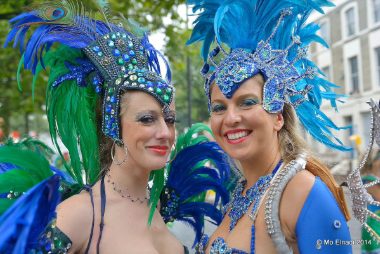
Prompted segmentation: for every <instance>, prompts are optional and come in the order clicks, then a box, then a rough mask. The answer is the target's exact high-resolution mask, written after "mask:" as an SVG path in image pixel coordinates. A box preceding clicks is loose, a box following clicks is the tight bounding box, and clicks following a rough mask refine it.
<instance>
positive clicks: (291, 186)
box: [282, 170, 315, 203]
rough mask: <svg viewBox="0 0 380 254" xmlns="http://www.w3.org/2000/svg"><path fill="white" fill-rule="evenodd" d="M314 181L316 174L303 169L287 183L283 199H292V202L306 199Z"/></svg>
mask: <svg viewBox="0 0 380 254" xmlns="http://www.w3.org/2000/svg"><path fill="white" fill-rule="evenodd" d="M314 181H315V176H314V175H313V174H312V173H310V172H309V171H308V170H301V171H300V172H298V173H297V174H296V175H295V176H294V177H293V178H292V179H290V181H289V183H288V184H287V185H286V187H285V190H284V193H283V196H282V197H283V199H286V200H288V199H290V200H289V201H290V202H302V201H305V200H304V199H306V197H307V195H308V194H309V192H310V190H311V188H312V187H313V185H314ZM302 203H303V202H302Z"/></svg>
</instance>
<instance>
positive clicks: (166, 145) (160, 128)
mask: <svg viewBox="0 0 380 254" xmlns="http://www.w3.org/2000/svg"><path fill="white" fill-rule="evenodd" d="M120 107H121V109H120V112H121V116H120V117H121V121H120V122H121V129H122V139H123V141H124V144H125V146H126V147H127V150H128V155H127V156H128V157H127V161H129V162H133V163H134V164H135V165H138V166H139V167H142V168H146V169H149V170H154V169H160V168H162V167H164V166H165V163H166V161H167V158H168V155H169V154H170V149H171V147H172V145H173V142H174V139H175V128H174V123H175V111H174V102H172V104H171V105H170V111H169V112H166V113H163V110H162V106H161V105H160V103H159V102H158V101H157V100H156V99H155V98H154V97H153V96H151V95H149V94H147V93H145V92H141V91H128V92H127V94H125V95H124V96H123V99H122V101H121V106H120ZM120 158H123V157H120Z"/></svg>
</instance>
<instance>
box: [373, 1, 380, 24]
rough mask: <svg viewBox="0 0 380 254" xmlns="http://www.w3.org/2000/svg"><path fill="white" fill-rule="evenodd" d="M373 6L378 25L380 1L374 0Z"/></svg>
mask: <svg viewBox="0 0 380 254" xmlns="http://www.w3.org/2000/svg"><path fill="white" fill-rule="evenodd" d="M372 6H373V21H374V23H377V22H379V21H380V0H372Z"/></svg>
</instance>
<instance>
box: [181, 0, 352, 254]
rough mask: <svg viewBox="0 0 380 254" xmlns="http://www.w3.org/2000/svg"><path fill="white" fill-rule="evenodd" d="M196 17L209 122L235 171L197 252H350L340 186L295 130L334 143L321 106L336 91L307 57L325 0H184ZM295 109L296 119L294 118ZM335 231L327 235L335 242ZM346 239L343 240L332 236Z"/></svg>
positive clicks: (195, 34) (333, 128)
mask: <svg viewBox="0 0 380 254" xmlns="http://www.w3.org/2000/svg"><path fill="white" fill-rule="evenodd" d="M188 4H189V5H192V6H193V12H194V14H195V15H196V16H197V17H196V20H195V22H194V24H195V25H194V28H193V32H192V35H191V38H190V39H189V41H188V43H189V44H191V43H195V42H198V41H201V42H202V43H203V46H202V51H201V55H202V57H203V60H204V66H203V68H202V70H201V74H202V75H203V76H204V78H205V93H206V96H207V98H208V107H209V111H210V121H211V129H212V131H213V133H214V135H215V139H216V141H217V143H218V144H219V145H220V146H221V147H222V149H223V150H224V151H225V152H226V153H227V154H228V155H229V156H231V157H232V158H233V159H235V160H236V161H238V162H239V164H240V168H241V170H242V172H243V175H244V178H243V180H242V181H241V182H240V183H239V184H238V185H237V187H236V189H235V191H234V193H233V195H232V198H231V201H230V202H229V203H228V205H227V206H225V207H224V218H223V221H222V223H221V224H220V225H219V227H218V228H217V229H216V231H215V232H214V234H213V235H212V236H210V237H209V236H207V235H205V236H203V237H202V240H201V242H200V244H199V245H198V247H197V251H198V253H241V254H243V253H265V254H267V253H308V254H309V253H352V248H351V246H350V244H349V243H350V240H351V238H350V232H349V229H348V226H347V220H348V219H349V214H348V212H347V206H346V203H345V200H344V196H343V191H342V189H341V187H339V186H338V185H337V183H336V182H335V181H334V178H333V177H332V175H331V174H330V172H329V170H328V169H327V168H326V167H325V166H324V165H323V164H322V163H320V162H319V161H318V160H317V159H316V158H314V157H313V156H312V155H311V153H310V152H308V149H307V147H306V144H304V142H303V140H302V138H300V137H299V135H298V133H299V132H300V131H298V129H297V125H298V121H300V122H301V124H302V125H303V127H304V129H305V130H306V131H307V132H308V133H309V134H310V135H311V136H312V137H313V138H314V139H316V140H317V141H319V142H321V143H323V144H324V145H326V146H328V147H330V148H333V149H338V150H341V151H349V150H350V148H349V147H346V146H344V145H343V144H342V142H341V141H340V140H339V139H337V138H336V137H335V136H334V134H333V131H337V130H340V129H342V128H340V127H338V126H336V125H335V124H334V123H333V122H332V121H331V120H330V119H329V118H328V117H327V116H326V115H325V114H324V113H323V112H322V111H321V110H320V107H321V104H322V102H323V101H325V100H327V101H329V102H330V104H331V106H332V107H334V108H335V107H336V106H337V105H336V101H337V100H338V99H339V97H342V96H341V95H338V94H336V93H334V91H333V89H334V88H335V87H336V86H335V85H334V84H332V83H330V82H329V81H327V80H326V79H325V77H324V75H323V73H322V72H321V71H320V70H319V69H318V68H317V67H316V65H315V64H314V63H313V62H312V61H311V60H309V59H308V58H307V47H308V45H309V44H310V43H312V42H318V43H321V44H323V45H325V46H327V45H326V43H325V42H324V41H323V40H322V39H321V38H320V37H319V36H318V35H317V34H316V32H317V30H318V28H319V27H318V25H316V24H314V23H307V20H308V18H309V16H310V13H311V12H312V11H313V10H316V11H318V12H321V13H323V10H322V8H323V7H325V6H332V3H331V2H329V1H327V0H294V1H290V0H289V1H287V0H283V1H278V0H201V1H198V0H188ZM297 118H298V119H297ZM336 240H337V241H336ZM342 243H348V244H342Z"/></svg>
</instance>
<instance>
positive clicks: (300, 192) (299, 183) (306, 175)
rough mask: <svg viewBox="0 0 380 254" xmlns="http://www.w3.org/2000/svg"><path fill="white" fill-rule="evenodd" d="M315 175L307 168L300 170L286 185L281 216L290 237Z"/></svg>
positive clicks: (292, 234)
mask: <svg viewBox="0 0 380 254" xmlns="http://www.w3.org/2000/svg"><path fill="white" fill-rule="evenodd" d="M314 182H315V176H314V175H313V174H312V173H310V172H309V171H307V170H301V171H300V172H298V173H297V174H296V175H295V176H294V177H293V178H292V179H291V180H290V181H289V183H288V184H287V185H286V187H285V190H284V192H283V195H282V197H281V202H280V218H281V222H282V225H283V227H286V229H285V230H284V231H285V232H287V233H288V237H289V238H292V236H294V232H295V226H296V224H297V220H298V216H299V214H300V212H301V210H302V208H303V205H304V203H305V201H306V199H307V197H308V195H309V193H310V191H311V189H312V187H313V185H314Z"/></svg>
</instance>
